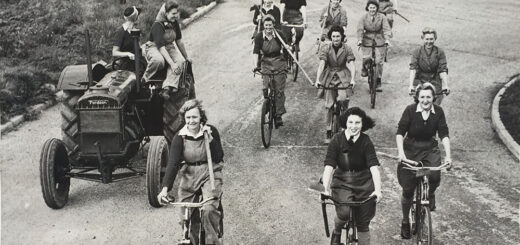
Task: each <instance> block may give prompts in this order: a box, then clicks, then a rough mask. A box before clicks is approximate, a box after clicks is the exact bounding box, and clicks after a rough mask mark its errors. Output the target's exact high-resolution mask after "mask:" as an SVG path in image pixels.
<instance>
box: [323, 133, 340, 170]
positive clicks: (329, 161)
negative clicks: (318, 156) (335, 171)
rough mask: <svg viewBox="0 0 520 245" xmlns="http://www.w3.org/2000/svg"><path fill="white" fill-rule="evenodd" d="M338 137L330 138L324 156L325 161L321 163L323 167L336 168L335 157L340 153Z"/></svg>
mask: <svg viewBox="0 0 520 245" xmlns="http://www.w3.org/2000/svg"><path fill="white" fill-rule="evenodd" d="M338 135H339V134H337V135H335V136H334V137H333V138H332V140H331V141H330V144H329V146H328V147H327V155H326V156H325V161H324V162H323V164H324V165H325V166H331V167H333V168H336V167H337V166H338V161H337V156H338V153H339V152H340V142H339V137H338Z"/></svg>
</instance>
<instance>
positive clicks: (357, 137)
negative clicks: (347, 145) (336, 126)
mask: <svg viewBox="0 0 520 245" xmlns="http://www.w3.org/2000/svg"><path fill="white" fill-rule="evenodd" d="M360 135H361V132H359V134H358V135H356V136H354V138H352V141H354V142H356V141H357V140H358V139H359V136H360ZM345 137H347V140H348V139H349V138H350V133H349V132H348V130H346V129H345Z"/></svg>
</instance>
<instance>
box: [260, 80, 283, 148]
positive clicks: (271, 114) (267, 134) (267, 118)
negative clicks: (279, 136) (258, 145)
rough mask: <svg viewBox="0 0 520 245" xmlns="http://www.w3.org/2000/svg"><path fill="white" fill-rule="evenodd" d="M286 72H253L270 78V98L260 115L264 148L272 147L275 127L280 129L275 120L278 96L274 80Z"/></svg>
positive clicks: (266, 99)
mask: <svg viewBox="0 0 520 245" xmlns="http://www.w3.org/2000/svg"><path fill="white" fill-rule="evenodd" d="M284 72H286V71H285V70H280V71H278V72H275V73H267V72H261V71H257V70H253V74H258V75H262V76H269V83H268V84H269V86H268V89H269V91H268V96H267V98H265V99H264V103H263V104H262V111H261V113H260V114H261V115H260V116H261V118H260V130H261V133H262V144H263V145H264V148H269V146H270V145H271V135H272V132H273V126H274V128H275V129H278V126H277V125H276V124H275V123H274V118H275V115H276V95H275V93H274V87H273V80H274V76H276V75H279V74H282V73H284Z"/></svg>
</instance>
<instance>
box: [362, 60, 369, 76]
mask: <svg viewBox="0 0 520 245" xmlns="http://www.w3.org/2000/svg"><path fill="white" fill-rule="evenodd" d="M369 61H370V60H369V59H364V60H363V65H362V66H361V76H362V77H367V76H368V71H367V66H368V65H369Z"/></svg>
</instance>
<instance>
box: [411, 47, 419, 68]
mask: <svg viewBox="0 0 520 245" xmlns="http://www.w3.org/2000/svg"><path fill="white" fill-rule="evenodd" d="M420 51H421V49H420V48H418V49H416V50H414V51H413V52H412V59H411V60H410V70H417V68H419V53H420Z"/></svg>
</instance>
